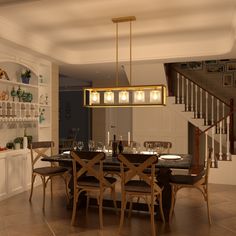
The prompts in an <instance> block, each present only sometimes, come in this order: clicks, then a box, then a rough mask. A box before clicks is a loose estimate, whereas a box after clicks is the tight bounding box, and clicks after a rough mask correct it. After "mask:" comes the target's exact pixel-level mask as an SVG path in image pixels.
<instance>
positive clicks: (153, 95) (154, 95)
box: [150, 89, 161, 103]
mask: <svg viewBox="0 0 236 236" xmlns="http://www.w3.org/2000/svg"><path fill="white" fill-rule="evenodd" d="M150 102H153V103H161V91H160V90H157V89H156V90H152V91H151V92H150Z"/></svg>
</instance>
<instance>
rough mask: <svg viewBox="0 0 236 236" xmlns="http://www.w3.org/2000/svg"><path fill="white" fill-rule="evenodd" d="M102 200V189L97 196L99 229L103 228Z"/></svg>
mask: <svg viewBox="0 0 236 236" xmlns="http://www.w3.org/2000/svg"><path fill="white" fill-rule="evenodd" d="M102 202H103V190H102V191H100V196H99V222H100V228H101V229H102V228H103V216H102Z"/></svg>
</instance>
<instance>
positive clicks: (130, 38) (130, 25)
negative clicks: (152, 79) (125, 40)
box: [129, 21, 132, 85]
mask: <svg viewBox="0 0 236 236" xmlns="http://www.w3.org/2000/svg"><path fill="white" fill-rule="evenodd" d="M129 29H130V32H129V43H130V45H129V48H130V52H129V54H130V58H129V65H130V72H129V78H130V81H129V83H130V85H132V21H130V22H129Z"/></svg>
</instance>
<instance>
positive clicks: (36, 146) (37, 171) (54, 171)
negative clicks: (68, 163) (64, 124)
mask: <svg viewBox="0 0 236 236" xmlns="http://www.w3.org/2000/svg"><path fill="white" fill-rule="evenodd" d="M53 146H54V142H52V141H41V142H32V143H31V145H30V151H31V164H32V178H31V192H30V197H29V201H31V198H32V195H33V188H34V181H35V178H36V176H37V175H38V176H40V177H41V180H42V183H43V210H44V209H45V190H46V187H47V183H48V181H49V180H50V182H51V198H52V195H53V191H52V179H53V177H56V176H60V177H62V178H63V179H64V181H65V185H66V196H67V200H69V194H68V186H67V174H68V169H67V168H65V167H61V166H55V164H54V163H52V162H51V166H45V167H36V165H37V164H36V163H37V162H38V161H39V160H40V159H41V158H42V157H49V156H52V148H53Z"/></svg>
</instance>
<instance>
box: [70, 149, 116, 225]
mask: <svg viewBox="0 0 236 236" xmlns="http://www.w3.org/2000/svg"><path fill="white" fill-rule="evenodd" d="M71 156H72V158H73V183H74V200H73V213H72V220H71V224H72V225H74V224H75V218H76V210H77V202H78V199H79V196H80V194H81V193H83V192H85V193H86V195H87V209H88V204H89V196H90V194H93V193H95V194H96V196H97V203H98V206H99V222H100V228H103V214H102V208H103V194H104V191H105V190H106V189H110V190H111V194H112V198H113V202H114V207H115V209H117V206H116V193H115V184H116V179H115V178H113V177H104V174H103V160H104V159H105V153H104V152H78V151H72V152H71Z"/></svg>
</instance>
